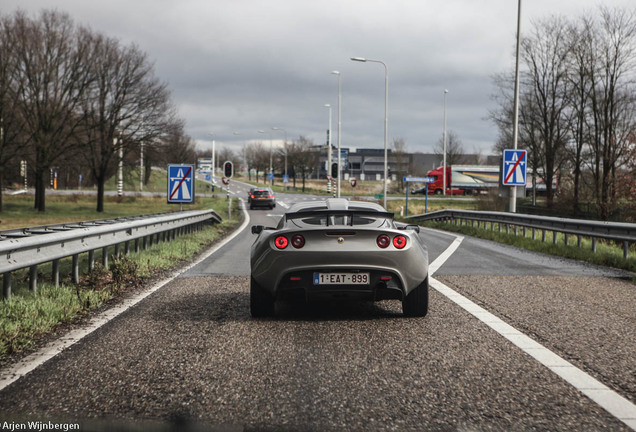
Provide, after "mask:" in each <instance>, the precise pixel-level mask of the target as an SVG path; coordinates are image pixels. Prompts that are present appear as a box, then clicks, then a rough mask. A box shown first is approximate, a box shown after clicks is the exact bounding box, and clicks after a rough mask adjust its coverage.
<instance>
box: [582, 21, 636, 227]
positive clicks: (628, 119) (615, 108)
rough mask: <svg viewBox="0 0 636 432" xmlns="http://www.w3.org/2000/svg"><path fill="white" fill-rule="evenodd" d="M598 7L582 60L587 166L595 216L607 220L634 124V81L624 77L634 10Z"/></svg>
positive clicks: (631, 66)
mask: <svg viewBox="0 0 636 432" xmlns="http://www.w3.org/2000/svg"><path fill="white" fill-rule="evenodd" d="M600 12H601V20H600V23H599V24H598V25H595V26H594V27H591V26H589V27H587V31H588V35H589V37H590V41H591V46H592V49H591V50H589V53H588V55H589V56H588V58H587V64H588V74H589V77H590V79H591V81H592V83H593V85H592V86H591V91H590V94H589V102H590V106H591V118H590V145H591V147H592V149H593V152H594V160H593V161H592V164H591V169H592V171H593V173H594V179H595V183H596V196H597V208H598V216H599V217H600V218H601V219H604V220H607V219H608V218H609V216H610V214H611V211H612V207H613V206H614V205H615V203H616V198H617V194H616V190H617V189H616V169H617V167H618V166H619V165H620V163H621V159H622V158H624V156H625V151H626V149H627V143H628V140H627V137H629V136H632V134H631V133H630V132H631V131H633V128H634V122H633V115H634V98H633V96H632V95H633V91H634V86H633V82H631V86H630V81H629V80H630V75H633V74H634V72H635V70H636V65H635V60H634V58H635V55H636V12H635V11H634V10H622V9H621V10H619V9H615V10H609V9H607V8H601V9H600ZM630 129H631V131H630Z"/></svg>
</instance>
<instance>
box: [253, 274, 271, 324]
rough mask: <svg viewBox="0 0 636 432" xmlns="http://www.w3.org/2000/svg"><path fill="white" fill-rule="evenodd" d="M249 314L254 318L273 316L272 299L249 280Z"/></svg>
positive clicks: (254, 282) (261, 288) (255, 283)
mask: <svg viewBox="0 0 636 432" xmlns="http://www.w3.org/2000/svg"><path fill="white" fill-rule="evenodd" d="M250 314H251V315H252V316H253V317H254V318H260V317H268V316H272V315H274V297H272V295H271V294H270V293H269V292H267V291H266V290H265V289H264V288H263V287H262V286H260V285H259V284H258V282H256V281H255V280H254V278H250Z"/></svg>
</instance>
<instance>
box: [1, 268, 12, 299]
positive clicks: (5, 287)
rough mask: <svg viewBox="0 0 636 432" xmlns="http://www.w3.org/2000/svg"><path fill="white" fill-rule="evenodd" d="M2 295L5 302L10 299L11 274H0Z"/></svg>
mask: <svg viewBox="0 0 636 432" xmlns="http://www.w3.org/2000/svg"><path fill="white" fill-rule="evenodd" d="M2 295H3V296H4V298H5V299H7V300H8V299H10V298H11V272H7V273H3V274H2Z"/></svg>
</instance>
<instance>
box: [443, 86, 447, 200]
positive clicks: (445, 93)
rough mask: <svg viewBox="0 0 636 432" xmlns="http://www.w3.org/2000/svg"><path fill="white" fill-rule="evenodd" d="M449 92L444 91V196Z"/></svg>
mask: <svg viewBox="0 0 636 432" xmlns="http://www.w3.org/2000/svg"><path fill="white" fill-rule="evenodd" d="M447 94H448V90H446V89H444V138H443V140H444V170H443V171H442V172H443V174H442V176H443V177H444V195H446V95H447Z"/></svg>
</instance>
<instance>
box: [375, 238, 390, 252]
mask: <svg viewBox="0 0 636 432" xmlns="http://www.w3.org/2000/svg"><path fill="white" fill-rule="evenodd" d="M375 242H376V243H377V245H378V246H379V247H381V248H382V249H385V248H387V247H389V245H390V244H391V239H390V238H389V236H388V235H386V234H381V235H379V236H378V238H377V239H376V241H375Z"/></svg>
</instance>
